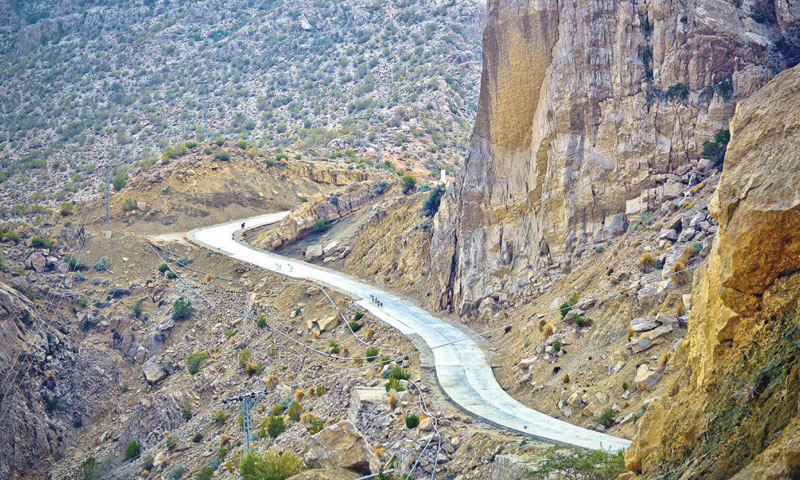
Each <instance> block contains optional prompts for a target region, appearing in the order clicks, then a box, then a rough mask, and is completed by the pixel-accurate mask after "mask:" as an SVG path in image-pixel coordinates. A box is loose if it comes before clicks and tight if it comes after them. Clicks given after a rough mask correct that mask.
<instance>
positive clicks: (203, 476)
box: [197, 466, 214, 480]
mask: <svg viewBox="0 0 800 480" xmlns="http://www.w3.org/2000/svg"><path fill="white" fill-rule="evenodd" d="M213 476H214V469H213V468H211V467H209V466H205V467H203V468H201V469H200V472H199V473H198V474H197V480H211V478H212V477H213Z"/></svg>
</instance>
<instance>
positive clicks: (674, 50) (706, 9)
mask: <svg viewBox="0 0 800 480" xmlns="http://www.w3.org/2000/svg"><path fill="white" fill-rule="evenodd" d="M762 3H763V2H762ZM777 3H780V2H777ZM784 3H785V2H784ZM759 5H761V4H759ZM766 7H770V8H772V7H773V5H772V3H769V2H768V5H766ZM754 8H755V6H751V5H749V4H745V5H744V6H743V7H742V8H737V7H736V6H734V5H733V4H731V3H729V2H725V1H720V0H701V1H698V2H689V3H686V4H682V3H678V2H664V1H657V2H648V3H642V2H637V1H630V0H626V1H622V2H617V1H603V0H600V1H584V2H578V3H558V2H553V1H550V0H525V1H509V0H490V1H489V4H488V14H487V24H486V30H485V33H484V70H483V79H482V87H481V94H480V102H479V109H478V117H477V120H476V125H475V130H474V133H473V138H472V146H471V152H470V156H469V158H468V160H467V163H466V166H465V168H464V173H463V175H462V178H460V179H459V180H458V182H456V185H455V186H454V188H451V189H450V190H449V191H448V194H447V195H446V196H445V201H444V202H443V206H442V208H441V210H440V213H439V215H438V216H437V224H436V232H435V235H434V239H433V243H432V265H433V267H434V271H433V272H432V273H433V282H434V288H435V290H436V291H438V293H439V295H440V299H439V302H438V303H439V306H440V307H442V308H449V309H452V310H458V311H462V312H469V311H474V308H475V306H476V305H477V304H478V303H479V302H480V300H482V299H483V298H485V297H487V296H489V295H493V294H494V295H496V294H498V293H499V292H506V293H510V294H512V295H513V294H514V293H516V292H519V293H522V294H524V293H530V291H531V290H532V287H535V286H536V285H537V282H540V281H541V282H542V283H543V282H545V281H547V279H546V278H545V277H546V276H547V274H548V273H551V274H552V273H557V272H559V271H561V270H563V269H565V268H568V267H569V264H570V262H571V258H573V257H574V256H575V255H576V254H578V253H580V252H581V251H582V250H584V249H585V248H586V247H587V246H588V244H590V243H595V242H603V241H605V240H608V239H609V238H610V237H611V236H613V235H615V234H616V232H618V230H619V229H618V228H617V227H616V226H615V227H612V226H611V224H612V223H614V224H615V225H618V224H619V223H620V221H619V218H618V217H619V215H620V214H622V213H625V212H626V202H627V201H631V203H630V205H629V206H628V212H627V213H628V214H630V215H637V216H638V214H639V213H640V212H641V211H643V210H647V209H649V208H654V207H655V206H656V205H657V204H660V203H661V202H663V201H665V200H668V199H670V198H674V197H675V196H676V195H679V194H680V191H681V189H682V188H684V187H683V186H681V184H682V183H684V184H686V183H688V180H687V178H686V173H687V171H688V169H689V168H690V165H691V164H692V163H693V162H695V161H696V160H697V159H698V157H699V155H700V152H701V151H702V145H703V142H704V141H705V140H709V139H711V138H712V137H713V136H714V135H715V134H716V133H717V132H719V131H720V130H723V129H725V128H727V122H728V119H729V118H730V116H731V115H732V114H733V111H734V106H735V102H736V101H737V100H741V99H743V98H745V97H747V96H748V95H750V94H751V93H752V92H753V91H755V90H756V89H757V88H759V87H760V86H761V85H763V84H764V83H766V82H767V81H768V80H769V78H771V77H772V76H773V75H774V74H775V73H777V72H779V71H781V70H782V69H784V68H786V66H787V64H791V63H792V62H795V61H796V59H795V58H794V57H796V56H797V42H798V36H797V34H796V30H797V25H798V22H797V20H798V17H797V15H796V12H794V11H795V10H796V7H794V6H792V5H784V6H782V7H780V8H777V7H776V8H775V9H774V10H775V15H774V16H773V17H774V18H773V17H770V18H768V19H766V20H764V21H763V23H759V22H757V21H755V20H754V19H753V18H751V16H750V15H748V12H752V11H753V9H754ZM793 12H794V13H793ZM729 87H730V88H729ZM684 186H686V185H684ZM615 216H616V218H615Z"/></svg>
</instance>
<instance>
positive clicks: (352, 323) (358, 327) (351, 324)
mask: <svg viewBox="0 0 800 480" xmlns="http://www.w3.org/2000/svg"><path fill="white" fill-rule="evenodd" d="M347 326H349V327H350V330H352V331H353V333H355V332H357V331H359V330H361V326H362V325H361V324H360V323H358V322H356V321H355V320H353V321H350V322H347Z"/></svg>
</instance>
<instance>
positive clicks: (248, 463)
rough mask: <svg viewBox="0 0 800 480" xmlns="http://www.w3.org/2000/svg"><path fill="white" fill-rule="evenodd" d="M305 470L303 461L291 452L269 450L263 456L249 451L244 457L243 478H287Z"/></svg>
mask: <svg viewBox="0 0 800 480" xmlns="http://www.w3.org/2000/svg"><path fill="white" fill-rule="evenodd" d="M302 471H303V461H302V460H301V459H300V457H298V456H297V455H295V454H293V453H291V452H284V453H277V452H273V451H268V452H267V453H266V454H264V456H263V457H260V456H258V455H256V454H254V453H248V454H247V455H245V457H244V459H242V463H241V466H240V467H239V473H240V474H241V477H242V480H285V479H287V478H289V477H293V476H295V475H297V474H298V473H300V472H302Z"/></svg>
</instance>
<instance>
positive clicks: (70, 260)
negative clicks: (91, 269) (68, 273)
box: [64, 254, 86, 272]
mask: <svg viewBox="0 0 800 480" xmlns="http://www.w3.org/2000/svg"><path fill="white" fill-rule="evenodd" d="M64 261H65V262H67V265H69V268H70V270H72V271H73V272H82V271H84V270H86V265H84V264H82V263H81V262H80V261H79V260H78V259H77V258H75V256H74V255H72V254H67V255H65V256H64Z"/></svg>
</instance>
